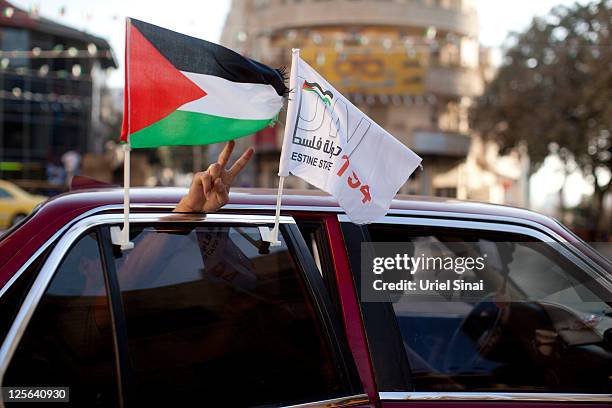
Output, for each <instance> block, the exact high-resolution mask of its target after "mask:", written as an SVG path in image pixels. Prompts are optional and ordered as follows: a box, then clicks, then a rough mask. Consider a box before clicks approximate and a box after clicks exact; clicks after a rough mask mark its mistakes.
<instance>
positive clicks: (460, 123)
mask: <svg viewBox="0 0 612 408" xmlns="http://www.w3.org/2000/svg"><path fill="white" fill-rule="evenodd" d="M221 43H222V44H223V45H226V46H228V47H230V48H232V49H234V50H236V51H238V52H240V53H242V54H244V55H247V56H249V57H252V58H255V59H257V60H260V61H262V62H264V63H266V64H269V65H272V66H279V67H282V66H285V67H287V68H289V66H290V50H291V48H300V49H301V56H302V58H304V60H306V61H307V62H308V63H309V64H310V65H311V66H313V67H314V68H315V69H316V70H317V71H318V72H320V73H321V74H322V75H323V76H324V77H325V78H327V79H328V80H329V81H330V82H331V83H332V84H333V85H334V86H335V87H336V88H337V89H338V90H339V91H340V92H342V93H343V94H344V95H345V96H347V97H349V98H350V99H351V101H352V102H353V103H354V104H355V105H356V106H358V107H359V108H360V109H361V110H363V111H364V112H366V113H367V114H368V115H369V116H370V117H372V118H373V119H374V120H375V121H377V122H378V123H379V124H381V125H382V126H383V127H384V128H385V129H387V130H388V131H389V132H390V133H391V134H393V135H394V136H395V137H397V138H398V139H399V140H401V141H402V142H403V143H405V144H406V145H407V146H409V147H410V148H411V149H413V150H414V151H416V152H417V153H418V154H420V155H421V156H422V157H423V158H424V169H423V171H417V172H416V174H415V175H414V176H412V177H411V179H410V181H409V182H408V183H407V184H406V185H405V186H404V187H402V189H401V191H400V192H402V193H411V194H426V195H439V196H448V197H458V198H468V199H469V198H474V199H480V200H485V201H496V202H508V201H511V202H512V203H513V204H519V205H521V204H523V197H522V193H521V192H522V190H523V189H522V187H520V186H519V184H520V180H521V176H520V171H517V168H518V167H520V165H521V161H520V160H518V158H509V160H514V161H515V163H514V164H515V165H516V168H514V169H513V168H512V166H502V167H501V168H498V167H499V166H497V164H496V163H494V162H495V161H497V157H496V155H494V154H493V155H491V152H492V151H493V150H494V149H493V150H491V148H490V147H486V146H485V147H483V146H481V145H482V143H477V144H476V145H475V143H474V140H475V136H474V135H473V134H472V132H471V131H470V128H469V121H468V119H469V118H468V112H469V107H470V105H471V103H472V100H473V98H474V97H476V96H478V95H479V94H480V93H482V91H483V87H484V83H485V80H486V77H487V76H488V75H490V72H491V66H490V65H489V58H488V54H487V51H486V50H483V49H481V48H480V45H479V41H478V17H477V13H476V10H475V8H474V5H473V4H472V1H471V0H233V1H232V8H231V11H230V14H229V15H228V18H227V21H226V24H225V27H224V30H223V34H222V37H221ZM282 128H283V126H277V128H276V129H273V132H274V136H275V137H271V136H270V130H266V131H264V132H262V134H260V135H256V136H255V137H254V143H255V145H256V149H257V155H256V161H255V164H254V166H255V167H256V170H257V171H256V172H254V176H253V177H254V179H253V180H252V183H253V184H254V185H258V186H264V187H270V186H273V185H274V184H275V183H276V179H277V178H276V172H277V168H278V157H279V152H280V145H281V140H282ZM252 142H253V140H246V141H243V143H245V144H247V143H252ZM483 149H485V150H487V152H488V154H486V155H483ZM472 156H473V157H472ZM483 160H484V161H483ZM487 160H493V163H489V162H486V161H487ZM506 168H510V170H511V171H509V172H504V171H505V169H506ZM476 179H478V180H480V181H479V182H478V183H474V180H476ZM288 182H289V180H288ZM291 182H292V183H293V184H294V186H295V187H301V188H303V187H307V186H306V185H305V184H304V183H303V182H302V181H301V180H298V179H297V178H293V179H292V180H291ZM510 196H512V199H510V200H509V199H508V197H510Z"/></svg>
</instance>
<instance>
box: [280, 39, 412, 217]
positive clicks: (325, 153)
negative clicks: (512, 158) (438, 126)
mask: <svg viewBox="0 0 612 408" xmlns="http://www.w3.org/2000/svg"><path fill="white" fill-rule="evenodd" d="M296 51H297V50H296ZM289 86H290V89H291V93H290V96H289V98H290V101H289V108H288V110H287V120H286V122H285V136H284V141H283V149H282V152H281V160H280V166H279V176H281V177H285V176H287V175H289V174H293V175H295V176H298V177H301V178H302V179H304V180H306V181H307V182H308V183H310V184H312V185H314V186H315V187H318V188H320V189H321V190H324V191H326V192H328V193H330V194H331V195H333V196H334V197H336V199H337V200H338V203H339V204H340V206H341V207H342V208H343V209H344V211H346V214H347V215H348V217H349V218H350V219H351V221H353V222H354V223H357V224H364V223H369V222H373V221H375V220H376V219H377V218H380V217H382V216H383V215H385V214H386V213H387V211H388V210H389V207H390V206H391V200H392V199H393V197H395V194H397V191H398V190H399V189H400V187H401V186H402V185H403V184H404V183H405V182H406V180H407V179H408V177H409V176H410V175H411V174H412V173H413V172H414V170H415V169H416V168H417V167H418V166H419V164H420V163H421V158H420V157H419V156H417V155H416V154H415V153H414V152H413V151H412V150H410V149H409V148H407V147H406V146H404V145H403V144H402V143H401V142H399V141H398V140H397V139H395V138H394V137H393V136H391V135H390V134H389V133H388V132H387V131H385V130H384V129H383V128H382V127H380V126H379V125H378V124H376V123H375V122H374V121H372V119H370V118H369V117H367V116H366V115H365V114H364V113H363V112H361V111H360V110H359V109H357V108H356V107H355V106H354V105H353V104H352V103H350V102H349V101H348V99H346V98H345V97H344V96H342V95H341V94H340V93H339V92H338V91H336V90H335V89H334V87H332V86H331V85H330V84H329V83H328V82H327V81H326V80H325V79H323V77H321V76H320V75H319V74H318V73H317V72H316V71H315V70H314V69H312V68H311V67H310V66H309V65H308V64H306V63H305V62H304V61H303V60H302V59H301V58H300V57H299V54H297V53H294V58H293V60H292V66H291V78H290V85H289Z"/></svg>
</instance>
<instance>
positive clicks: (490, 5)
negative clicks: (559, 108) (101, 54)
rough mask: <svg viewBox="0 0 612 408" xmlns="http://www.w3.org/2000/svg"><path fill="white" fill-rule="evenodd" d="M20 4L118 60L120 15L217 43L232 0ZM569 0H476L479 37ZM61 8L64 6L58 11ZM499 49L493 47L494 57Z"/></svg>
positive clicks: (112, 80) (503, 31) (492, 36)
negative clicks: (106, 48) (104, 44)
mask: <svg viewBox="0 0 612 408" xmlns="http://www.w3.org/2000/svg"><path fill="white" fill-rule="evenodd" d="M11 1H12V2H13V3H14V4H15V5H17V6H19V7H22V8H24V9H30V8H31V7H32V6H34V7H38V9H39V13H40V14H41V15H42V16H44V17H48V18H52V19H54V20H56V21H58V22H60V23H62V24H66V25H69V26H72V27H74V28H78V29H80V30H84V31H88V32H90V33H92V34H95V35H98V36H101V37H104V38H106V39H107V40H108V41H109V42H110V44H111V46H112V48H113V50H114V51H115V54H116V57H117V61H118V62H119V64H120V65H123V49H124V42H125V39H124V35H125V23H124V21H125V17H128V16H129V17H134V18H137V19H140V20H144V21H147V22H150V23H153V24H157V25H160V26H163V27H166V28H169V29H172V30H175V31H179V32H182V33H184V34H188V35H192V36H194V37H198V38H203V39H205V40H208V41H213V42H217V41H218V40H219V37H220V35H221V30H222V28H223V24H224V22H225V17H226V16H227V13H228V11H229V8H230V5H231V0H173V1H171V2H168V1H159V0H105V1H100V2H92V1H86V0H45V1H32V0H11ZM572 3H574V1H573V0H572V1H569V0H476V6H477V9H478V13H479V21H480V41H481V43H482V44H483V45H485V46H488V47H494V48H496V47H499V46H501V45H502V44H503V42H504V39H505V38H506V36H507V34H508V32H510V31H520V30H522V29H523V28H525V27H526V26H527V25H529V23H530V22H531V20H532V18H533V17H534V16H536V15H544V14H546V13H547V12H548V11H549V10H550V9H551V8H552V7H554V6H555V5H557V4H566V5H570V4H572ZM60 10H64V12H63V15H61V14H60ZM500 60H501V53H500V52H499V51H494V61H500ZM108 84H109V86H111V87H121V86H122V85H123V72H122V70H121V69H120V70H118V71H116V72H114V73H112V74H111V75H110V77H109V83H108Z"/></svg>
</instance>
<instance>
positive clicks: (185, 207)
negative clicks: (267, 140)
mask: <svg viewBox="0 0 612 408" xmlns="http://www.w3.org/2000/svg"><path fill="white" fill-rule="evenodd" d="M234 146H235V143H234V141H230V142H228V143H227V144H226V145H225V148H224V149H223V151H222V152H221V154H219V158H218V159H217V162H216V163H213V164H211V165H210V166H209V167H208V169H206V171H201V172H199V173H196V174H194V176H193V180H192V181H191V187H189V192H188V193H187V194H186V195H185V196H184V197H183V198H181V200H180V201H179V203H178V204H177V205H176V207H175V208H174V210H173V211H174V212H205V213H210V212H215V211H217V210H219V209H220V208H221V207H223V206H224V205H225V204H227V202H228V201H229V190H230V187H231V185H232V183H233V182H234V178H235V177H236V176H237V175H238V173H240V172H241V171H242V169H243V168H244V166H246V164H247V163H248V161H249V160H250V159H251V156H253V148H252V147H250V148H248V149H247V150H246V151H245V152H244V153H243V154H242V156H240V158H239V159H238V160H236V163H234V165H233V166H232V167H230V168H229V169H226V166H227V162H228V161H229V158H230V156H231V154H232V151H233V150H234Z"/></svg>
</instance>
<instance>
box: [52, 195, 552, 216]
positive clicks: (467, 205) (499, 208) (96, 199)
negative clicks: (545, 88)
mask: <svg viewBox="0 0 612 408" xmlns="http://www.w3.org/2000/svg"><path fill="white" fill-rule="evenodd" d="M186 193H187V189H186V188H177V187H154V188H139V187H137V188H132V189H131V190H130V199H131V203H132V204H133V205H139V204H147V205H156V204H158V205H174V204H176V203H178V201H179V200H180V199H181V197H183V196H184V195H185V194H186ZM276 194H277V190H276V189H272V188H234V189H232V191H231V193H230V202H229V206H230V207H231V206H240V207H243V208H246V207H249V206H252V207H253V208H256V207H269V206H274V205H275V204H276ZM122 203H123V189H122V188H118V187H114V188H97V189H96V188H94V189H83V190H77V191H71V192H68V193H64V194H60V195H58V196H55V197H53V198H51V199H49V200H48V202H47V203H46V204H45V205H44V206H43V209H45V210H46V209H51V208H45V207H54V208H56V207H61V208H62V209H63V210H64V211H72V210H76V209H79V208H84V207H92V206H102V205H112V204H122ZM282 205H283V207H285V208H292V209H300V210H318V211H321V212H325V211H331V212H343V211H342V210H341V209H340V207H339V205H338V202H337V200H336V199H335V198H334V197H332V196H331V195H329V194H327V193H325V192H322V191H320V190H314V189H313V190H295V189H286V190H284V191H283V198H282ZM391 210H400V211H401V212H402V213H409V212H410V211H415V212H417V211H429V212H440V213H449V212H452V213H462V214H473V215H478V216H496V217H512V218H518V219H524V220H529V221H532V222H536V223H541V224H545V225H550V224H555V225H557V223H556V222H555V221H554V220H552V219H551V218H549V217H547V216H544V215H542V214H539V213H536V212H534V211H530V210H526V209H523V208H517V207H510V206H505V205H498V204H490V203H481V202H476V201H465V200H457V199H451V198H440V197H426V196H410V195H398V196H396V198H395V199H394V200H393V201H392V203H391Z"/></svg>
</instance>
